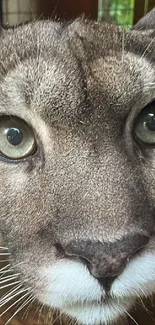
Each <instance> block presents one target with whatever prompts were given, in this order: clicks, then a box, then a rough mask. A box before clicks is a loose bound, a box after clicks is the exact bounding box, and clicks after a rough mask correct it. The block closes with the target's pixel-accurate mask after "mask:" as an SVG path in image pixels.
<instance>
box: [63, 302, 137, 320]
mask: <svg viewBox="0 0 155 325" xmlns="http://www.w3.org/2000/svg"><path fill="white" fill-rule="evenodd" d="M132 305H133V301H131V300H129V299H128V298H126V299H118V300H117V299H109V301H107V302H106V303H95V302H94V303H92V304H91V303H89V302H88V303H84V304H80V303H79V304H78V303H77V304H75V305H72V306H68V308H67V307H66V308H65V309H64V310H62V311H63V312H64V314H66V315H68V316H70V317H72V318H74V319H75V320H76V321H77V322H78V323H81V324H85V325H98V324H104V325H107V324H113V323H114V322H116V321H117V320H119V318H121V317H123V316H127V315H128V312H127V310H129V309H130V308H131V307H132Z"/></svg>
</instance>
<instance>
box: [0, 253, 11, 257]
mask: <svg viewBox="0 0 155 325" xmlns="http://www.w3.org/2000/svg"><path fill="white" fill-rule="evenodd" d="M4 255H5V256H7V255H10V253H0V256H4Z"/></svg>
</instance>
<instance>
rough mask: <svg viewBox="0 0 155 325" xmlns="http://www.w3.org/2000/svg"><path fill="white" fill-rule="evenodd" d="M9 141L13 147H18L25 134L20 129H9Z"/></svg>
mask: <svg viewBox="0 0 155 325" xmlns="http://www.w3.org/2000/svg"><path fill="white" fill-rule="evenodd" d="M7 139H8V141H9V142H10V143H11V144H12V145H13V146H18V145H19V144H20V143H21V142H22V140H23V134H22V132H21V131H20V130H19V129H16V128H9V129H8V131H7Z"/></svg>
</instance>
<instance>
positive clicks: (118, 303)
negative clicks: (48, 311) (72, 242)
mask: <svg viewBox="0 0 155 325" xmlns="http://www.w3.org/2000/svg"><path fill="white" fill-rule="evenodd" d="M40 277H41V279H42V281H41V282H42V288H40V289H41V290H39V288H38V292H36V296H37V297H38V299H39V300H40V301H42V302H43V303H44V304H46V305H48V306H51V307H52V308H56V309H60V311H61V312H64V313H65V314H67V315H69V316H70V317H73V318H75V319H76V320H77V321H79V322H80V323H82V324H86V325H98V324H99V323H103V324H105V325H106V324H109V323H110V324H111V322H113V321H115V320H116V319H118V318H119V317H120V316H123V314H125V313H126V312H127V311H128V310H129V308H131V306H132V305H133V304H134V301H135V298H137V297H138V296H141V297H143V296H144V295H149V294H152V293H153V292H155V256H154V255H152V254H145V255H143V256H140V257H136V258H135V259H133V260H131V261H130V262H129V264H128V265H127V266H126V268H125V270H124V271H123V273H122V274H121V275H120V276H119V278H118V279H116V280H115V281H114V283H113V285H112V288H111V292H110V294H111V296H112V297H113V299H112V300H109V301H108V303H104V301H103V300H104V296H105V292H104V290H103V288H102V287H101V286H100V285H99V283H98V281H97V280H96V279H95V278H93V276H91V275H90V273H89V271H88V269H87V268H86V267H85V266H84V265H82V264H80V262H74V261H69V260H67V259H66V260H65V259H64V260H62V261H60V262H58V263H56V264H55V265H53V266H51V267H44V268H42V269H41V272H40ZM101 298H102V302H101Z"/></svg>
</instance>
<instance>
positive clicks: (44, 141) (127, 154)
mask: <svg viewBox="0 0 155 325" xmlns="http://www.w3.org/2000/svg"><path fill="white" fill-rule="evenodd" d="M151 28H152V25H151ZM153 33H154V32H153V31H151V32H150V31H149V32H148V33H146V34H143V33H141V32H140V31H139V30H137V31H126V30H123V29H122V28H119V27H115V26H111V25H107V24H102V23H97V22H91V21H90V22H89V21H87V20H82V19H77V20H76V21H75V22H72V23H70V24H66V25H63V24H59V23H54V22H51V21H40V22H35V23H30V24H27V25H25V26H20V27H18V28H15V29H13V30H12V29H11V30H7V31H5V30H2V31H1V35H0V42H1V46H0V113H1V115H15V116H18V117H19V118H21V119H23V120H25V121H26V122H27V123H28V124H29V125H30V126H31V128H32V129H33V132H34V134H35V137H36V142H37V147H38V150H37V153H36V154H35V155H34V156H30V157H28V158H26V159H24V160H21V161H17V162H14V161H13V162H12V161H6V160H4V159H0V183H1V186H0V214H1V217H0V229H1V232H2V236H3V239H4V244H5V245H7V246H8V248H9V251H10V253H11V257H10V261H11V264H12V266H13V267H14V272H20V274H21V275H20V280H21V281H22V282H23V284H24V286H25V287H29V286H30V287H31V289H32V291H33V290H34V291H35V286H37V285H38V283H39V286H38V287H37V294H36V296H37V298H38V297H42V296H43V295H44V285H43V283H42V279H41V275H40V273H38V270H41V268H42V267H43V266H44V267H46V268H48V267H50V266H51V265H52V266H53V265H55V264H56V263H57V262H59V261H60V262H61V261H62V260H63V259H64V260H65V259H67V261H68V260H69V261H72V260H73V261H80V263H82V264H83V265H85V261H84V259H85V260H89V262H90V263H91V264H92V269H91V272H92V274H93V275H94V276H96V277H107V275H109V274H110V276H112V277H114V276H115V275H117V274H118V273H119V269H120V267H121V265H122V264H123V265H124V264H126V263H128V260H129V259H131V260H132V258H133V259H134V258H136V257H135V252H137V251H138V250H140V252H139V256H143V255H144V254H148V253H152V254H154V253H155V236H154V226H155V223H154V205H155V173H154V168H155V163H154V148H153V149H151V150H150V149H148V148H145V147H139V148H138V145H137V144H136V143H135V139H134V137H132V130H133V124H134V120H135V118H136V116H137V115H138V114H139V112H140V110H142V109H143V108H144V107H145V106H146V105H147V104H148V103H149V102H150V101H152V100H153V98H155V88H154V87H152V86H150V84H154V83H155V70H154V60H155V41H154V39H153V40H152V36H153V35H154V34H153ZM81 257H82V258H81ZM80 258H81V259H80ZM18 263H19V265H18ZM129 263H130V261H129ZM16 265H17V266H16ZM96 274H97V275H96Z"/></svg>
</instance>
